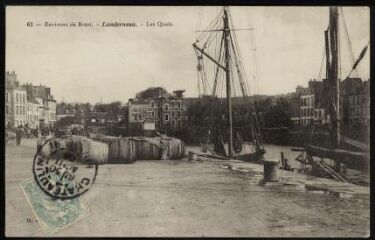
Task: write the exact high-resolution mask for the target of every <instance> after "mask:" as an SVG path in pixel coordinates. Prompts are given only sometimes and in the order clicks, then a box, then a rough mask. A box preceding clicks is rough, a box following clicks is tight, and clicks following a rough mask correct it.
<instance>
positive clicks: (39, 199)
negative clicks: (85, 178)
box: [21, 178, 90, 234]
mask: <svg viewBox="0 0 375 240" xmlns="http://www.w3.org/2000/svg"><path fill="white" fill-rule="evenodd" d="M21 186H22V190H23V192H24V193H25V195H26V198H27V200H28V202H29V203H30V205H31V208H32V209H33V212H34V214H35V215H36V218H37V220H38V222H39V223H40V225H41V226H42V229H43V231H44V232H46V233H49V234H52V233H56V232H57V231H59V230H61V229H63V228H66V227H67V226H69V225H70V224H73V223H75V222H77V221H79V220H81V219H83V218H85V217H87V216H88V215H89V214H90V211H89V209H88V207H87V206H86V205H85V203H84V202H83V200H82V199H81V198H74V199H67V200H61V199H54V198H52V197H51V196H49V195H47V194H46V193H44V192H43V191H42V190H41V189H40V188H39V187H38V185H37V184H36V182H35V181H34V179H32V178H30V179H28V180H26V181H24V182H23V183H22V184H21Z"/></svg>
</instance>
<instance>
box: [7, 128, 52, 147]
mask: <svg viewBox="0 0 375 240" xmlns="http://www.w3.org/2000/svg"><path fill="white" fill-rule="evenodd" d="M13 130H14V132H15V134H16V144H17V146H19V145H20V144H21V140H22V138H23V137H27V138H29V137H32V136H34V137H36V138H38V137H39V132H40V134H41V135H42V136H49V135H50V134H53V133H54V131H53V130H52V129H51V128H50V127H43V128H41V129H40V130H39V129H38V127H36V128H35V129H31V128H30V127H29V126H28V125H27V124H26V125H25V126H23V125H22V124H21V125H19V126H18V127H17V128H15V129H13ZM6 135H8V134H6ZM6 137H7V136H6Z"/></svg>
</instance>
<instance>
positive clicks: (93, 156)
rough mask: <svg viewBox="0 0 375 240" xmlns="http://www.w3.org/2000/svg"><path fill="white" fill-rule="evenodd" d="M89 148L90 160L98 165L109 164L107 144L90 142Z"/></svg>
mask: <svg viewBox="0 0 375 240" xmlns="http://www.w3.org/2000/svg"><path fill="white" fill-rule="evenodd" d="M88 142H89V148H90V150H89V151H90V153H89V157H90V160H91V161H93V162H95V163H98V164H105V163H108V159H109V146H108V144H107V143H103V142H99V141H94V140H89V141H88Z"/></svg>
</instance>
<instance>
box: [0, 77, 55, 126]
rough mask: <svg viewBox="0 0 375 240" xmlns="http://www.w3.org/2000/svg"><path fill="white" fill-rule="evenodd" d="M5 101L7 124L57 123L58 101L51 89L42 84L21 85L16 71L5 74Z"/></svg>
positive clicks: (47, 124)
mask: <svg viewBox="0 0 375 240" xmlns="http://www.w3.org/2000/svg"><path fill="white" fill-rule="evenodd" d="M5 103H6V104H5V121H6V124H7V125H11V126H13V127H17V126H19V125H23V126H24V125H26V124H28V125H29V127H31V128H39V127H41V126H54V125H55V123H56V101H55V100H54V99H53V96H52V95H51V89H50V88H48V87H45V86H42V85H40V86H33V85H32V84H23V85H20V83H19V81H18V79H17V74H16V73H15V71H12V72H6V75H5Z"/></svg>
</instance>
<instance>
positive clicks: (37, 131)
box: [35, 126, 39, 138]
mask: <svg viewBox="0 0 375 240" xmlns="http://www.w3.org/2000/svg"><path fill="white" fill-rule="evenodd" d="M35 137H36V138H38V137H39V129H38V126H36V128H35Z"/></svg>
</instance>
